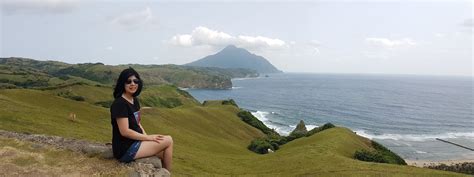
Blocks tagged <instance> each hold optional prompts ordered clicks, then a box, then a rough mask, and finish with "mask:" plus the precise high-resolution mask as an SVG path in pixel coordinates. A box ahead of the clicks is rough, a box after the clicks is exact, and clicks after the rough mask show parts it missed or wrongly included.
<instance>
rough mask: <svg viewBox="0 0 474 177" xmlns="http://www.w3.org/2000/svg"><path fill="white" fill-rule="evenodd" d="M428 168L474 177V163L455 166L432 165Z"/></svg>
mask: <svg viewBox="0 0 474 177" xmlns="http://www.w3.org/2000/svg"><path fill="white" fill-rule="evenodd" d="M427 168H431V169H436V170H444V171H453V172H458V173H465V174H470V175H474V162H464V163H458V164H453V165H446V164H440V165H431V166H428V167H427Z"/></svg>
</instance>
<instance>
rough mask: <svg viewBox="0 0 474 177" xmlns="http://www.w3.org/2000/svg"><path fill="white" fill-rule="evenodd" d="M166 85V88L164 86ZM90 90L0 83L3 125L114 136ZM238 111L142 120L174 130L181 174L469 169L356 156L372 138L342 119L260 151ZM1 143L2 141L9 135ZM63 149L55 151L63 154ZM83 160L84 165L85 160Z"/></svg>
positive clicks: (176, 112)
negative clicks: (66, 91)
mask: <svg viewBox="0 0 474 177" xmlns="http://www.w3.org/2000/svg"><path fill="white" fill-rule="evenodd" d="M155 89H156V88H155ZM166 89H169V90H168V91H170V90H173V89H171V88H166ZM166 89H163V92H167V91H166ZM148 91H150V92H152V91H153V89H149V90H144V92H143V95H142V96H145V95H147V94H151V93H146V92H148ZM77 93H79V92H77ZM101 93H102V92H101ZM90 94H91V96H87V95H83V96H84V97H86V101H85V102H77V101H73V100H69V99H66V98H62V97H58V96H56V95H55V94H54V92H50V91H38V90H29V89H9V90H0V107H1V108H0V110H1V112H2V114H0V129H4V130H8V131H16V132H28V133H39V134H49V135H59V136H63V137H72V138H80V139H87V140H90V141H96V142H110V141H111V126H110V114H109V110H108V109H106V108H103V107H100V106H96V105H93V104H90V103H89V102H87V98H89V97H92V94H95V93H90ZM97 94H99V93H97ZM104 94H105V91H104ZM108 94H110V92H109V93H107V95H108ZM160 94H162V95H163V96H165V95H166V94H165V93H160ZM171 95H172V94H171ZM171 95H170V96H171ZM142 99H143V98H142ZM239 111H240V110H239V108H237V107H235V106H232V105H222V104H220V105H219V104H217V103H216V102H209V105H207V106H201V105H199V104H191V103H189V104H188V103H187V104H186V105H183V106H179V107H176V108H172V109H170V108H156V107H154V108H151V109H143V110H142V112H143V113H142V115H143V117H142V120H143V126H144V128H145V130H146V131H147V133H149V134H153V133H159V134H169V135H172V136H173V140H174V142H175V146H174V159H173V160H174V167H173V168H174V169H173V175H176V176H185V175H203V176H212V175H217V176H221V175H248V176H305V175H307V176H466V175H463V174H458V173H452V172H445V171H437V170H431V169H423V168H417V167H410V166H400V165H391V164H381V163H372V162H362V161H358V160H355V159H353V155H354V152H355V151H356V150H361V149H370V148H371V146H370V141H369V140H368V139H366V138H363V137H360V136H358V135H356V134H355V133H353V132H352V131H351V130H349V129H346V128H341V127H337V128H332V129H328V130H325V131H322V132H319V133H317V134H314V135H313V136H310V137H302V138H299V139H296V140H294V141H291V142H289V143H287V144H285V145H283V146H280V149H279V150H278V151H276V152H275V153H270V154H266V155H260V154H256V153H254V152H251V151H249V150H247V146H248V144H249V143H250V141H251V140H253V139H255V138H259V137H264V136H265V135H264V134H263V133H262V132H261V131H259V130H257V129H256V128H253V127H252V126H250V125H248V124H246V123H244V122H243V121H241V119H240V118H239V117H237V113H238V112H239ZM70 112H74V113H76V114H77V118H78V121H77V122H71V121H69V120H68V119H67V118H68V115H69V113H70ZM1 144H2V147H3V146H4V144H5V142H4V141H1ZM7 144H8V143H7ZM58 156H59V157H56V158H62V155H58ZM64 156H65V158H71V157H68V156H67V155H64ZM1 158H2V160H3V158H4V157H1ZM17 161H18V162H17V163H18V164H16V165H17V166H19V167H18V168H20V167H21V166H22V165H25V166H30V165H35V164H37V163H34V164H28V163H26V164H22V163H24V162H22V161H25V160H24V159H17ZM100 163H114V162H112V161H108V162H102V161H101V162H100ZM12 164H14V163H13V162H12ZM69 165H70V166H69ZM71 166H75V165H74V164H73V163H65V164H64V165H63V166H62V167H61V168H65V169H68V168H71ZM78 166H86V167H87V164H85V163H79V164H78ZM43 167H44V166H39V168H43ZM86 167H84V168H86ZM99 171H100V169H99Z"/></svg>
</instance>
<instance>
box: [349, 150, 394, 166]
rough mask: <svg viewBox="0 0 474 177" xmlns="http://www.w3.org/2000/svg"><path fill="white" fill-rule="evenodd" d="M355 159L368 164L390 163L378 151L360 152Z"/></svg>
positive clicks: (357, 152) (356, 153)
mask: <svg viewBox="0 0 474 177" xmlns="http://www.w3.org/2000/svg"><path fill="white" fill-rule="evenodd" d="M354 158H356V159H358V160H362V161H366V162H379V163H388V162H387V161H386V160H385V159H384V158H383V156H382V154H381V153H380V152H378V151H368V150H365V149H363V150H358V151H356V152H355V154H354Z"/></svg>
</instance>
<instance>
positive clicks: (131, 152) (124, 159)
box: [119, 141, 142, 163]
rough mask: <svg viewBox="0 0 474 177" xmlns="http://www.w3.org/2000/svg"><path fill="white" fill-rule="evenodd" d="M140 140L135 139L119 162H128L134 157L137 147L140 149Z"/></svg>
mask: <svg viewBox="0 0 474 177" xmlns="http://www.w3.org/2000/svg"><path fill="white" fill-rule="evenodd" d="M141 143H142V142H141V141H135V142H134V143H133V144H132V145H131V146H130V148H128V150H127V152H125V154H124V155H123V156H122V158H120V159H119V161H120V162H124V163H128V162H131V161H133V159H135V155H137V152H138V149H140V145H141Z"/></svg>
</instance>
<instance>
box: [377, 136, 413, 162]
mask: <svg viewBox="0 0 474 177" xmlns="http://www.w3.org/2000/svg"><path fill="white" fill-rule="evenodd" d="M372 147H374V148H375V149H376V150H377V151H379V152H380V153H381V154H382V156H383V158H384V159H386V161H387V163H391V164H399V165H406V164H407V163H406V162H405V160H403V158H401V157H400V156H398V155H397V154H395V153H394V152H392V151H390V150H389V149H387V148H386V147H384V146H383V145H381V144H379V143H377V142H375V141H372Z"/></svg>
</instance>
